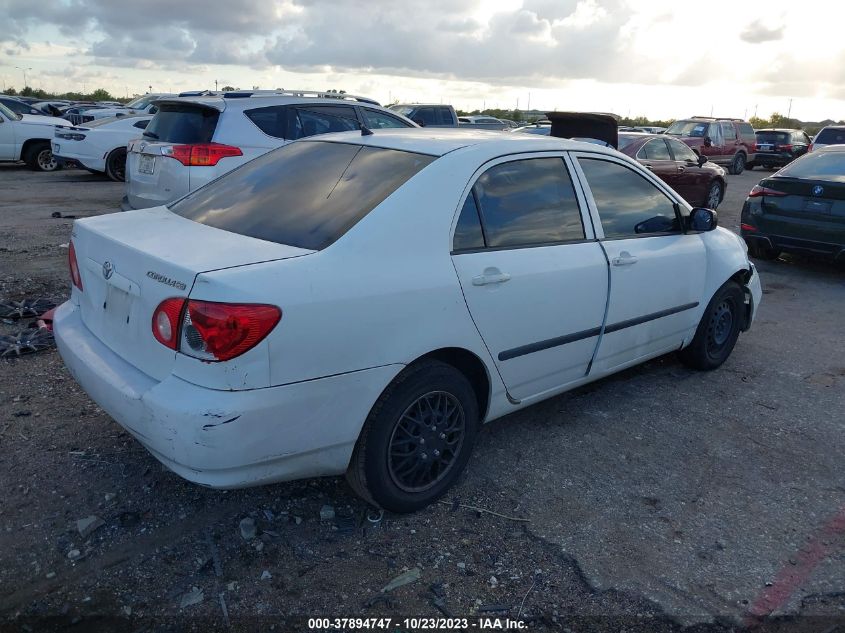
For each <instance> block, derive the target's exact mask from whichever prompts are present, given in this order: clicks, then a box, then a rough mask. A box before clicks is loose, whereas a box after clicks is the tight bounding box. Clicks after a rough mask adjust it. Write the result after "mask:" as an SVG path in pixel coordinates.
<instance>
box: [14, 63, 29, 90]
mask: <svg viewBox="0 0 845 633" xmlns="http://www.w3.org/2000/svg"><path fill="white" fill-rule="evenodd" d="M15 68H17V69H18V70H22V71H23V87H24V88H26V71H27V70H32V68H24V67H23V66H15Z"/></svg>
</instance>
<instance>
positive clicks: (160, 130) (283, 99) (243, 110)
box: [121, 90, 417, 210]
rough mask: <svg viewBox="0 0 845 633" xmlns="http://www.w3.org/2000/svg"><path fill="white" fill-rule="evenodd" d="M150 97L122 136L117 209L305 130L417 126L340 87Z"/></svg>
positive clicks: (206, 178)
mask: <svg viewBox="0 0 845 633" xmlns="http://www.w3.org/2000/svg"><path fill="white" fill-rule="evenodd" d="M156 105H157V106H158V108H159V110H158V112H157V113H156V115H155V116H154V117H153V119H152V121H150V124H149V125H148V126H147V129H146V130H145V131H144V134H143V137H144V138H142V139H139V140H135V141H132V142H131V143H130V144H129V148H128V155H127V162H126V196H125V197H124V199H123V203H122V204H121V208H122V209H124V210H126V209H143V208H147V207H155V206H158V205H162V204H167V203H169V202H171V201H173V200H176V199H177V198H181V197H182V196H184V195H185V194H188V193H190V192H191V191H194V190H195V189H197V188H199V187H202V186H203V185H205V184H207V183H209V182H211V181H212V180H214V179H215V178H217V177H218V176H221V175H223V174H225V173H226V172H228V171H231V170H232V169H234V168H235V167H239V166H240V165H243V164H244V163H246V162H248V161H250V160H252V159H253V158H257V157H258V156H261V155H262V154H266V153H267V152H269V151H270V150H272V149H276V148H277V147H281V146H282V145H286V144H287V143H290V142H291V141H295V140H296V139H299V138H303V137H306V136H313V135H315V134H324V133H326V132H343V131H348V130H358V129H360V128H361V127H366V128H368V129H382V128H405V127H417V126H416V124H415V123H414V122H413V121H411V120H410V119H407V118H405V117H404V116H402V115H400V114H397V113H395V112H391V111H389V110H387V109H385V108H382V107H381V106H380V105H379V104H378V102H376V101H373V100H371V99H366V98H364V97H356V96H353V95H347V94H345V93H320V92H305V91H289V90H273V91H238V92H226V93H222V94H212V95H198V96H190V97H176V98H171V99H163V100H159V101H158V102H157V103H156Z"/></svg>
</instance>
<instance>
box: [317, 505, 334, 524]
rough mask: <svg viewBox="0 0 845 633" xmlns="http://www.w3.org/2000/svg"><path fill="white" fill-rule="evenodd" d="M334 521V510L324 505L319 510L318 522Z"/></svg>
mask: <svg viewBox="0 0 845 633" xmlns="http://www.w3.org/2000/svg"><path fill="white" fill-rule="evenodd" d="M333 519H334V508H333V507H332V506H330V505H324V506H323V507H322V508H320V521H332V520H333Z"/></svg>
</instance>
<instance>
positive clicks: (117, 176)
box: [106, 147, 126, 182]
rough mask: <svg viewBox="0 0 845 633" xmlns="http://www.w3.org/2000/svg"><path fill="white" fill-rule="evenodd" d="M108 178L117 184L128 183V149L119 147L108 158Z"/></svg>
mask: <svg viewBox="0 0 845 633" xmlns="http://www.w3.org/2000/svg"><path fill="white" fill-rule="evenodd" d="M106 176H108V177H109V179H111V180H114V181H115V182H125V181H126V148H125V147H118V148H117V149H113V150H112V151H111V152H109V155H108V158H106Z"/></svg>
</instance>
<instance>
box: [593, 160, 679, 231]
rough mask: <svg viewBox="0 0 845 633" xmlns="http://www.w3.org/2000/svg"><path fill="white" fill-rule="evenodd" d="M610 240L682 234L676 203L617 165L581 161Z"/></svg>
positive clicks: (636, 175)
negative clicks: (652, 234) (659, 234)
mask: <svg viewBox="0 0 845 633" xmlns="http://www.w3.org/2000/svg"><path fill="white" fill-rule="evenodd" d="M578 163H579V164H580V165H581V169H583V170H584V175H585V176H586V177H587V184H588V185H589V186H590V190H591V191H592V193H593V199H594V200H595V201H596V207H597V208H598V212H599V217H600V218H601V225H602V228H603V229H604V236H605V237H606V238H609V239H620V238H626V237H636V236H638V235H645V234H649V233H676V232H680V230H681V227H680V222H679V221H678V216H677V213H676V212H675V205H674V203H673V202H672V201H671V200H670V199H669V198H668V197H667V196H666V195H665V194H664V193H663V192H662V191H660V189H658V188H657V187H655V186H654V185H653V184H652V183H650V182H649V181H648V180H646V179H645V178H643V177H642V176H640V175H639V174H637V173H634V172H633V171H632V170H631V169H628V168H627V167H624V166H622V165H620V164H618V163H612V162H610V161H606V160H597V159H594V158H579V159H578Z"/></svg>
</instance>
